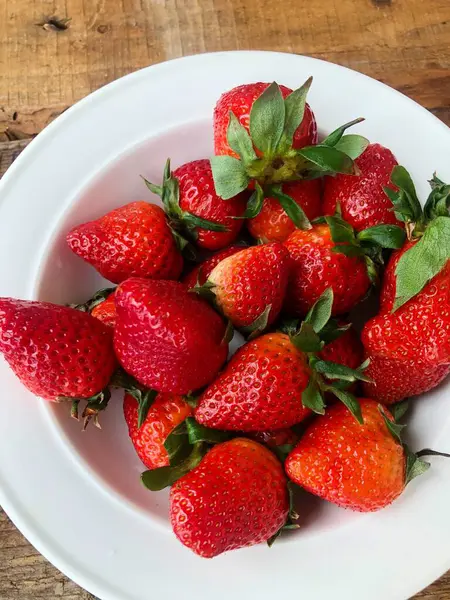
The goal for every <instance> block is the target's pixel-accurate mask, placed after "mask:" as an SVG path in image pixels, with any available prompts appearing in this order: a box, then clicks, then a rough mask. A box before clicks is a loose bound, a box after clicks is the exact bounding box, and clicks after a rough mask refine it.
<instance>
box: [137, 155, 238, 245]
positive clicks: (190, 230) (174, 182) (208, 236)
mask: <svg viewBox="0 0 450 600" xmlns="http://www.w3.org/2000/svg"><path fill="white" fill-rule="evenodd" d="M146 184H147V186H148V187H149V189H150V190H151V191H152V192H154V193H156V194H158V195H159V196H161V199H162V202H163V204H164V208H165V210H166V212H167V215H168V217H169V219H170V221H171V223H172V225H173V227H174V228H175V229H177V230H180V231H181V232H182V233H183V234H184V235H186V237H188V238H190V239H192V240H193V241H195V243H196V244H197V246H199V247H200V248H206V249H207V250H219V249H220V248H225V246H228V245H229V244H231V243H232V242H233V241H234V240H235V239H236V237H237V235H238V233H239V231H240V230H241V228H242V225H243V220H242V219H240V218H237V217H241V216H242V215H243V214H244V211H245V207H246V203H247V194H246V193H240V194H237V195H236V196H235V197H234V198H230V199H229V200H227V201H226V202H224V201H223V200H222V198H220V197H219V196H218V195H217V194H216V190H215V187H214V181H213V176H212V171H211V163H210V162H209V160H206V159H202V160H193V161H191V162H188V163H186V164H184V165H181V167H178V169H176V170H175V171H174V172H173V173H171V172H170V162H169V161H167V164H166V168H165V171H164V179H163V184H162V186H156V185H154V184H152V183H150V182H149V181H146Z"/></svg>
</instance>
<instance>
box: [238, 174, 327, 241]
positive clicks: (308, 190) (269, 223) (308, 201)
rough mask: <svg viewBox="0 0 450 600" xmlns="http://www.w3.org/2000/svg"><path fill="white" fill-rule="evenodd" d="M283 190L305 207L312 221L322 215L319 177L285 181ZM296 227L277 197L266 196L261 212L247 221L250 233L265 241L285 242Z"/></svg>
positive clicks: (304, 209) (305, 211) (306, 213)
mask: <svg viewBox="0 0 450 600" xmlns="http://www.w3.org/2000/svg"><path fill="white" fill-rule="evenodd" d="M281 191H282V192H283V193H284V194H287V195H288V196H290V197H291V198H292V199H293V200H294V201H295V203H296V204H298V205H299V206H300V207H301V208H302V209H303V211H304V213H305V215H306V216H307V218H308V219H309V220H310V221H312V220H314V219H316V218H317V217H319V216H320V215H321V183H320V181H319V180H318V179H311V180H305V181H293V182H291V183H285V184H283V186H282V190H281ZM295 228H296V227H295V224H294V222H293V221H292V219H291V218H290V217H289V216H288V215H287V213H286V212H285V210H284V209H283V207H282V206H281V204H280V202H279V201H278V200H277V199H276V198H265V200H264V203H263V205H262V209H261V212H260V213H259V214H258V215H257V216H256V217H254V218H253V219H249V220H248V221H247V229H248V230H249V232H250V234H251V235H252V236H253V237H254V238H256V239H260V240H262V241H264V242H284V240H286V239H287V238H288V237H289V235H290V234H291V233H292V232H293V231H294V230H295Z"/></svg>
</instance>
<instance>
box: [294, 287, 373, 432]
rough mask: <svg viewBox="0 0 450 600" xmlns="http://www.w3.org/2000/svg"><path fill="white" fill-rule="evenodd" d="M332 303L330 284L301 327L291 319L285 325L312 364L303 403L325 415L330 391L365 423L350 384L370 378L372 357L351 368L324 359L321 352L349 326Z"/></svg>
mask: <svg viewBox="0 0 450 600" xmlns="http://www.w3.org/2000/svg"><path fill="white" fill-rule="evenodd" d="M332 306H333V290H332V289H331V288H328V289H327V290H325V292H324V293H323V294H322V296H321V297H320V298H319V299H318V300H317V302H316V303H315V304H314V306H313V307H312V308H311V310H310V311H309V313H308V314H307V315H306V317H305V320H304V321H303V322H302V323H301V325H300V329H297V330H296V329H295V327H296V326H295V324H294V323H292V322H290V323H288V324H287V329H285V330H286V331H288V332H289V335H290V339H291V342H292V343H293V344H294V346H295V347H296V348H297V349H298V350H300V351H301V352H304V353H305V354H306V355H307V357H308V361H309V366H310V367H311V377H310V380H309V383H308V385H307V387H306V389H305V390H304V391H303V393H302V403H303V406H305V407H306V408H309V409H310V410H312V411H313V412H315V413H317V414H319V415H323V414H325V408H326V404H325V393H326V392H329V393H331V394H333V395H334V396H336V398H338V399H339V400H340V401H341V402H342V403H343V404H345V406H346V407H347V408H348V409H349V410H350V412H351V413H352V415H353V416H354V417H355V419H356V420H357V421H358V422H359V423H361V424H362V423H363V418H362V414H361V407H360V405H359V402H358V400H357V399H356V398H355V396H354V395H353V394H351V393H350V392H348V391H347V389H346V388H348V387H349V386H350V385H351V384H352V383H353V382H355V381H370V380H369V379H368V378H367V377H366V376H365V375H364V370H365V369H366V368H367V366H368V365H369V361H368V360H367V361H365V362H364V363H363V364H362V365H361V366H360V367H358V369H350V368H349V367H347V366H345V365H341V364H338V363H334V362H331V361H326V360H322V359H321V358H320V357H319V356H318V353H319V352H320V351H321V350H322V349H323V347H324V346H325V345H326V344H327V343H329V342H330V341H332V340H333V339H337V338H338V337H339V336H340V335H342V334H343V333H345V331H347V329H348V327H349V326H345V327H341V326H339V325H338V323H337V322H335V321H333V320H331V319H330V318H331V310H332ZM285 327H286V325H285Z"/></svg>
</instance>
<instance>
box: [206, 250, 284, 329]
mask: <svg viewBox="0 0 450 600" xmlns="http://www.w3.org/2000/svg"><path fill="white" fill-rule="evenodd" d="M289 268H290V258H289V253H288V251H287V250H286V248H284V247H283V246H282V245H281V244H277V243H275V244H264V245H262V246H253V247H251V248H246V249H244V250H241V252H238V253H237V254H234V255H233V256H229V257H228V258H225V259H224V260H222V261H221V262H220V263H219V264H218V265H217V266H216V267H215V268H214V269H213V271H212V273H211V274H210V276H209V278H208V282H209V283H211V284H214V287H213V288H212V291H213V293H214V294H215V302H216V304H217V306H218V307H219V308H220V310H221V311H222V313H223V314H224V315H225V317H227V319H229V320H230V321H231V322H232V323H233V325H235V326H236V327H249V326H251V325H252V324H253V323H254V321H255V320H256V319H257V318H258V317H259V316H260V315H262V314H263V313H264V311H265V310H266V309H268V311H269V312H268V313H267V319H266V320H265V322H264V323H263V325H262V326H261V327H260V329H261V330H262V329H264V328H265V327H266V326H267V325H271V324H272V323H273V322H274V321H275V320H276V318H277V317H278V314H279V312H280V310H281V307H282V305H283V301H284V297H285V294H286V286H287V282H288V277H289ZM268 307H269V308H268Z"/></svg>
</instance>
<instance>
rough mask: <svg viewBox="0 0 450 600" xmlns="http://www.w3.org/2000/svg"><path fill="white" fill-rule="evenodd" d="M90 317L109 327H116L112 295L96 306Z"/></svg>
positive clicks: (114, 304) (114, 305)
mask: <svg viewBox="0 0 450 600" xmlns="http://www.w3.org/2000/svg"><path fill="white" fill-rule="evenodd" d="M91 315H92V316H93V317H95V318H96V319H98V320H99V321H102V323H104V324H105V325H108V326H109V327H115V325H116V303H115V301H114V293H112V294H110V295H109V296H108V298H106V300H103V302H100V304H97V305H96V306H95V307H94V308H93V309H92V311H91Z"/></svg>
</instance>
